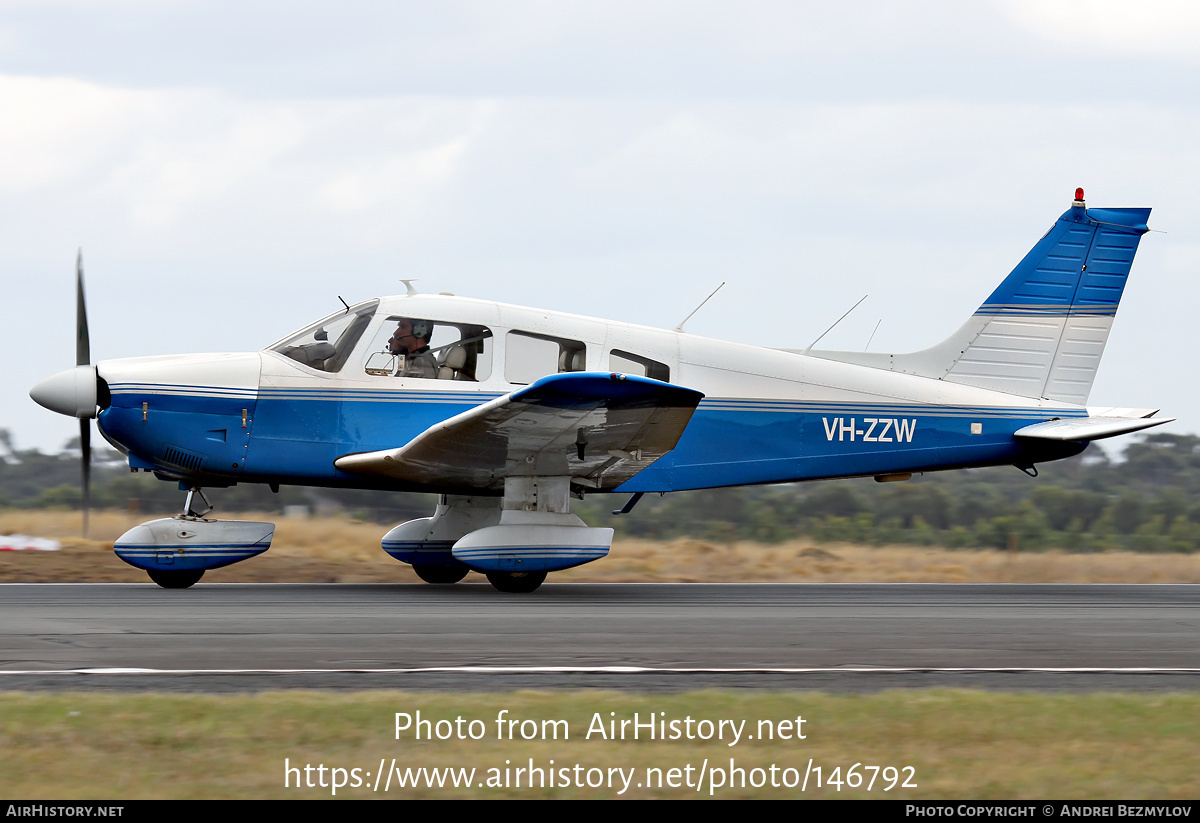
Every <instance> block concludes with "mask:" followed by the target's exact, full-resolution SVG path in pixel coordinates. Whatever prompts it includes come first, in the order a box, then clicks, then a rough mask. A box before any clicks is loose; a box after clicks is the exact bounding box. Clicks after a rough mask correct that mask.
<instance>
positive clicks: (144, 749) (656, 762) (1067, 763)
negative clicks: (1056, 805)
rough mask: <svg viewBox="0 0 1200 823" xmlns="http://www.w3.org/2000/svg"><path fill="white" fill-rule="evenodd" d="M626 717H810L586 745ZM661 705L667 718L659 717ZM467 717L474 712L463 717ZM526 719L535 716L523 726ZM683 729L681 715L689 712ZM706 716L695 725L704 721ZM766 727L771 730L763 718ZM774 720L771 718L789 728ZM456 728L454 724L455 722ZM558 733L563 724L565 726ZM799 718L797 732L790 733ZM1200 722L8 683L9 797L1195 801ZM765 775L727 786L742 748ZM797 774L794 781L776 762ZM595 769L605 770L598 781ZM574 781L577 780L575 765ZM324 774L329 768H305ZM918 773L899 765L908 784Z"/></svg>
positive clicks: (1140, 699) (1132, 701)
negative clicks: (520, 733) (337, 784)
mask: <svg viewBox="0 0 1200 823" xmlns="http://www.w3.org/2000/svg"><path fill="white" fill-rule="evenodd" d="M501 709H507V710H508V712H509V714H508V717H511V718H517V719H534V720H546V719H562V720H566V721H567V728H568V729H569V734H570V737H569V739H566V740H564V739H558V740H528V741H526V740H516V741H513V740H507V739H505V740H498V739H497V735H496V731H497V727H496V723H495V719H496V716H497V714H498V713H499V711H500V710H501ZM418 711H419V712H420V713H421V716H422V718H423V719H430V720H433V721H434V722H436V721H437V720H439V719H446V720H450V721H453V720H454V719H455V718H458V717H462V718H463V720H464V722H466V721H470V720H472V719H479V720H481V721H482V723H481V724H479V725H477V726H476V727H475V728H476V731H479V730H483V736H482V738H481V739H478V740H471V739H465V740H457V739H449V740H420V741H417V740H415V739H414V737H413V734H412V732H411V731H406V732H402V733H401V739H399V740H397V739H396V732H395V720H394V717H395V713H396V712H405V713H408V714H410V715H413V716H415V715H416V713H417V712H418ZM610 712H613V713H615V718H616V719H618V720H620V719H623V718H632V715H633V713H634V712H638V713H639V715H640V718H641V719H642V720H643V722H644V721H645V718H646V717H647V715H649V714H652V713H653V714H655V715H656V716H658V717H659V718H661V719H665V720H668V721H669V720H672V719H678V720H681V721H682V720H684V719H685V718H688V717H691V718H692V719H693V720H695V721H699V720H706V719H707V720H713V721H719V720H721V719H729V720H734V721H740V720H745V721H746V725H745V727H744V731H743V733H744V734H750V735H754V737H755V738H757V737H758V735H757V731H758V729H759V725H758V721H760V720H764V721H770V722H772V723H778V721H781V720H792V721H794V720H795V719H796V718H797V717H803V718H804V719H805V723H804V725H803V726H802V727H801V728H802V730H803V733H804V734H805V739H802V740H801V739H786V740H780V739H776V740H760V739H753V740H749V739H745V737H743V739H742V740H741V741H740V742H738V743H737V744H736V745H734V746H730V745H728V744H729V742H730V737H729V735H728V734H727V735H726V739H725V740H716V739H713V740H710V741H702V740H691V741H689V740H687V739H680V740H648V739H646V737H645V732H642V739H640V740H632V739H627V740H625V741H621V740H604V739H601V738H599V737H598V736H597V735H593V736H592V739H586V737H585V734H586V732H587V731H588V729H589V726H591V725H592V722H593V718H594V716H596V715H598V716H599V717H600V718H601V719H602V720H605V721H607V720H609V719H611V718H613V717H614V715H610ZM659 712H662V713H663V714H661V715H659V714H657V713H659ZM465 728H466V727H465V726H464V729H465ZM527 728H528V729H532V727H531V726H529V727H527ZM680 728H681V729H684V728H686V727H685V726H680ZM698 728H699V727H698V726H693V729H698ZM763 728H764V730H765V727H763ZM776 728H778V727H776ZM448 729H449V725H447V724H443V726H442V730H443V731H447V730H448ZM560 729H561V727H560ZM795 730H796V727H795V725H793V726H792V727H791V736H792V737H794V732H795ZM1198 735H1200V695H1172V694H1168V695H1163V694H1158V695H1130V694H1091V695H1037V694H993V693H987V694H985V693H976V692H967V691H955V690H925V691H916V692H899V691H896V692H883V693H879V694H874V695H848V696H835V695H828V694H822V693H798V692H796V693H781V692H776V693H762V692H731V691H705V692H692V693H685V694H676V695H660V694H655V695H648V694H635V693H615V692H514V693H489V694H469V693H468V694H454V693H452V694H430V693H403V692H363V693H357V694H327V693H314V692H275V693H261V694H256V695H248V696H235V697H216V696H202V695H186V696H184V695H163V694H136V695H119V694H82V693H58V694H26V693H0V751H3V752H4V753H5V754H4V761H5V762H4V768H3V771H2V772H0V795H2V796H4V797H7V798H9V799H17V798H35V797H36V798H53V799H64V800H65V799H71V798H91V799H96V800H103V799H108V798H114V799H122V800H133V799H138V798H292V799H305V798H325V797H333V790H332V787H331V786H329V785H328V783H329V782H331V774H330V773H329V772H327V773H326V778H325V779H326V783H327V786H326V787H325V788H321V787H319V786H316V787H314V788H307V787H300V788H296V787H295V784H296V782H297V780H298V778H299V776H300V775H301V774H303V772H302V771H301V772H300V773H299V774H295V775H293V777H292V788H285V787H284V779H285V773H284V765H285V759H286V760H287V761H288V765H290V766H294V767H299V768H300V769H301V770H302V769H303V766H304V765H306V764H311V765H312V766H314V767H316V766H318V765H321V764H323V765H324V766H326V767H327V769H328V768H333V767H339V768H342V769H346V770H347V772H348V773H347V777H350V776H351V775H350V773H349V770H350V769H354V768H357V769H360V773H359V774H360V777H361V776H362V775H364V774H365V773H366V772H368V771H369V772H371V774H372V775H374V773H375V772H376V771H378V768H379V763H380V759H381V758H383V759H385V760H386V761H387V762H388V764H389V765H390V761H391V760H392V759H393V758H394V759H395V761H396V764H397V765H398V766H400V767H401V768H402V769H403V768H407V767H413V768H417V767H422V766H424V767H436V768H444V767H455V768H460V767H466V768H472V767H473V768H475V769H476V774H477V777H478V778H479V779H480V780H483V779H485V778H486V777H487V775H488V770H489V769H497V770H499V771H498V772H495V774H498V775H500V776H501V781H500V782H501V785H500V786H498V787H492V788H488V787H483V788H478V787H473V788H470V789H466V788H459V789H454V788H452V787H450V786H447V787H444V788H437V787H434V788H429V787H425V786H421V787H418V788H406V789H403V790H401V789H398V788H396V787H395V786H393V787H392V789H391V791H390V792H388V793H384V792H383V791H382V788H383V785H384V784H383V783H381V784H380V789H381V791H379V792H374V791H372V790H371V788H370V784H371V783H372V782H373V778H372V779H371V780H366V779H364V781H363V782H364V783H365V785H363V786H359V787H352V786H344V787H343V788H341V789H340V790H339V791H338V793H337V796H338V797H341V798H346V797H349V798H360V799H361V798H379V799H384V798H389V797H390V798H393V799H396V798H399V797H413V798H415V797H438V798H449V797H526V798H535V797H563V798H567V797H614V796H618V791H617V789H618V788H619V785H618V787H617V788H612V789H610V788H607V787H599V788H588V787H582V788H580V787H578V786H573V785H572V786H565V787H564V786H556V787H554V788H550V787H538V786H535V787H533V788H528V787H527V786H522V787H520V788H516V787H513V786H512V785H511V784H512V777H513V772H511V771H510V772H509V780H508V782H509V785H508V786H507V787H505V786H504V785H503V777H504V771H503V770H504V769H505V768H506V764H507V766H508V767H509V768H510V769H511V768H515V767H516V766H527V765H528V764H529V760H530V759H531V758H532V760H533V764H534V765H535V766H538V767H541V768H542V769H544V770H548V769H550V768H551V764H550V761H553V763H554V768H556V769H562V768H568V769H571V768H573V767H574V765H575V764H579V765H581V766H582V767H583V770H584V771H583V772H581V774H585V775H586V770H587V769H590V768H600V769H604V770H607V769H609V768H614V767H619V768H622V769H625V770H626V771H627V772H628V770H629V769H634V770H635V772H634V774H635V776H636V779H635V780H633V781H632V783H631V784H630V787H629V789H628V790H627V791H625V792H624V793H623V794H621V795H619V796H622V797H695V796H701V797H703V796H707V795H708V791H709V787H708V785H707V784H705V785H704V787H703V788H702V791H701V793H700V794H699V795H697V792H696V790H695V788H688V787H686V786H679V787H678V788H671V787H670V786H667V785H664V786H662V787H661V788H660V787H658V786H647V785H643V786H642V787H641V788H638V787H637V785H636V784H637V782H639V781H640V782H642V783H643V784H644V783H645V782H646V781H645V777H646V775H647V770H648V769H655V768H657V769H661V770H662V774H663V777H664V782H665V777H666V773H667V770H669V769H672V768H678V769H680V770H681V772H680V780H681V781H682V780H683V779H684V777H685V775H686V772H684V771H682V770H683V769H684V768H685V767H686V766H687V765H689V764H690V765H691V766H692V767H693V770H694V771H693V772H692V775H693V777H692V782H693V783H694V782H695V780H696V778H695V775H696V773H697V771H698V770H699V769H700V767H701V765H702V763H704V762H705V761H707V762H708V764H709V766H710V767H714V766H715V767H719V768H721V769H723V770H724V775H723V777H724V782H725V784H726V785H725V786H722V787H718V788H716V789H715V790H714V796H718V797H722V798H737V797H798V796H801V792H800V789H799V788H798V787H797V788H786V787H784V786H779V787H772V786H771V785H770V782H769V781H770V773H769V771H764V772H762V773H757V774H752V770H753V769H755V768H759V769H764V770H769V769H770V767H771V766H772V765H775V766H777V767H778V771H777V773H776V779H777V781H778V782H782V781H783V780H784V779H790V780H792V781H795V780H796V779H797V778H796V775H800V776H802V775H803V774H804V773H805V771H807V769H808V763H809V760H810V759H811V760H812V762H813V764H814V765H816V766H820V767H821V769H822V776H823V778H824V779H825V780H826V785H824V786H822V787H821V788H817V786H816V780H815V777H810V781H809V786H808V788H807V790H806V791H805V792H804V793H803V796H805V797H846V798H853V797H876V798H890V799H909V798H926V799H937V798H950V799H955V798H957V799H966V798H970V799H995V798H1010V799H1011V798H1064V799H1085V798H1090V799H1103V798H1109V799H1112V798H1118V799H1136V798H1141V799H1150V798H1157V799H1187V798H1195V797H1196V796H1198V795H1200V774H1198V773H1197V771H1196V768H1195V764H1196V758H1195V752H1196V749H1195V745H1196V744H1195V741H1196V739H1197V737H1198ZM731 758H732V759H733V761H734V764H733V765H734V766H736V767H739V768H742V769H745V773H746V780H747V783H748V784H749V783H750V782H753V781H756V780H760V779H762V778H765V779H766V780H767V781H768V782H767V785H765V786H763V787H762V788H754V787H753V786H752V785H747V786H745V787H744V788H743V787H742V786H740V785H737V783H738V781H737V780H736V778H735V780H734V783H735V785H734V786H732V787H730V786H729V785H728V783H729V769H730V759H731ZM855 763H860V764H863V766H860V767H859V769H858V770H857V773H858V774H864V773H867V772H869V770H864V768H863V767H864V766H867V767H869V766H875V765H878V766H884V767H886V766H895V767H900V768H902V767H905V766H911V767H912V770H913V771H912V773H911V774H912V777H911V780H910V782H912V783H915V784H916V786H915V787H914V788H905V787H902V786H900V785H896V786H895V787H893V788H892V789H891V790H890V791H883V786H884V785H885V784H884V783H883V782H882V778H877V782H876V785H875V786H874V787H873V788H872V790H871V791H869V792H868V791H866V790H865V785H864V786H859V787H858V788H852V787H850V786H847V785H843V786H842V788H841V790H840V791H839V790H838V789H837V788H836V787H835V786H832V785H828V782H827V780H828V778H829V777H830V775H831V772H832V770H833V769H834V768H836V767H840V775H839V776H840V777H842V778H843V780H844V779H845V777H846V775H847V771H848V770H849V769H850V767H852V766H853V765H854V764H855ZM785 768H793V769H797V770H798V772H797V773H796V774H795V775H787V777H786V778H785V774H784V773H783V772H782V770H783V769H785ZM595 774H596V773H593V776H595ZM572 776H573V775H572ZM311 777H312V780H313V782H314V783H317V782H319V774H318V773H317V772H316V771H314V772H312V774H311ZM906 777H907V775H905V774H904V773H903V772H902V771H901V773H900V781H899V783H903V782H904V780H905V778H906Z"/></svg>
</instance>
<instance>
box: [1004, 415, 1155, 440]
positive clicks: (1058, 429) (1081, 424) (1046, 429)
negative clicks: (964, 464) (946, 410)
mask: <svg viewBox="0 0 1200 823" xmlns="http://www.w3.org/2000/svg"><path fill="white" fill-rule="evenodd" d="M1157 413H1158V410H1157V409H1116V408H1113V409H1088V416H1087V417H1071V418H1065V419H1059V420H1047V421H1046V422H1045V423H1034V424H1033V425H1032V426H1026V427H1025V428H1023V429H1017V430H1016V431H1015V432H1013V434H1014V435H1015V436H1016V437H1027V438H1030V439H1033V440H1076V441H1078V440H1103V439H1104V438H1105V437H1115V436H1116V435H1118V434H1128V433H1130V432H1135V431H1141V430H1142V429H1148V428H1150V427H1151V426H1161V425H1162V424H1163V423H1170V422H1171V421H1173V420H1174V419H1175V418H1174V417H1154V415H1155V414H1157Z"/></svg>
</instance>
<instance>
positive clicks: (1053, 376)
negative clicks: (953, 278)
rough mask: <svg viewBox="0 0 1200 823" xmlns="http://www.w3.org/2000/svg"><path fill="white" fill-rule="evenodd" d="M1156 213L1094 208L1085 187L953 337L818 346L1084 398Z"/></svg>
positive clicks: (1025, 393)
mask: <svg viewBox="0 0 1200 823" xmlns="http://www.w3.org/2000/svg"><path fill="white" fill-rule="evenodd" d="M1149 215H1150V209H1088V208H1086V207H1085V205H1084V202H1083V190H1082V189H1079V190H1077V191H1076V199H1075V202H1074V203H1073V205H1072V206H1071V208H1070V209H1068V210H1067V211H1066V213H1064V214H1063V215H1062V217H1060V218H1058V221H1057V222H1056V223H1055V224H1054V225H1053V226H1052V227H1051V228H1050V231H1048V232H1046V235H1045V236H1044V237H1043V238H1042V239H1041V240H1039V241H1038V243H1037V245H1035V246H1034V247H1033V249H1031V250H1030V252H1029V253H1028V254H1027V255H1025V258H1024V259H1023V260H1022V261H1021V262H1020V263H1018V264H1017V267H1016V268H1014V269H1013V270H1012V273H1011V274H1009V275H1008V277H1006V278H1005V279H1004V281H1003V282H1002V283H1001V284H1000V285H999V286H998V287H997V288H996V290H995V291H994V292H992V294H991V296H990V297H988V299H987V300H986V301H984V303H983V305H982V306H980V307H979V310H978V311H976V312H975V314H974V315H972V316H971V318H970V319H969V320H968V321H967V322H966V323H965V324H964V325H963V326H962V328H960V329H959V330H958V331H957V332H956V333H955V334H953V335H951V336H950V337H949V338H948V339H947V340H945V341H943V342H942V343H940V344H938V345H937V346H934V347H933V348H930V349H925V350H924V351H919V352H913V353H911V354H896V355H889V354H868V353H862V354H858V353H854V352H812V354H814V355H815V356H818V357H826V358H829V359H833V360H841V361H843V362H851V363H859V364H862V365H868V366H874V367H876V368H887V369H891V370H893V371H902V372H907V373H910V374H919V375H922V376H925V377H936V378H938V379H941V380H947V381H949V382H952V383H963V384H966V385H969V386H979V387H980V388H985V389H993V390H995V391H1002V392H1007V393H1009V394H1016V395H1020V396H1022V397H1041V398H1046V399H1049V400H1058V401H1061V402H1064V403H1077V404H1079V405H1083V404H1085V403H1086V402H1087V398H1088V394H1089V393H1090V392H1091V389H1092V382H1093V380H1094V379H1095V377H1096V370H1097V368H1098V367H1099V365H1100V357H1101V355H1102V354H1103V353H1104V345H1105V343H1106V342H1107V341H1108V333H1109V330H1110V329H1111V328H1112V322H1113V317H1114V316H1115V315H1116V312H1117V305H1118V304H1119V303H1120V301H1121V294H1122V292H1123V291H1124V289H1125V281H1126V279H1127V278H1128V277H1129V269H1130V267H1131V266H1132V264H1133V257H1134V254H1135V253H1136V252H1137V247H1138V241H1139V240H1140V239H1141V236H1142V235H1143V234H1145V233H1146V232H1147V231H1149V229H1148V228H1147V226H1146V220H1147V218H1148V217H1149Z"/></svg>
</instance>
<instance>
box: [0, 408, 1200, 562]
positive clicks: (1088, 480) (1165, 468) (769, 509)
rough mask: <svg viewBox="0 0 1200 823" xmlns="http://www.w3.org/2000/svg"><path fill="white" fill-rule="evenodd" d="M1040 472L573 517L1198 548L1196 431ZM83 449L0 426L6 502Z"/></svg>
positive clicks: (427, 500) (168, 493)
mask: <svg viewBox="0 0 1200 823" xmlns="http://www.w3.org/2000/svg"><path fill="white" fill-rule="evenodd" d="M1038 468H1039V472H1040V476H1039V477H1038V478H1037V479H1034V478H1030V477H1028V476H1026V475H1025V474H1024V473H1023V472H1021V471H1019V470H1018V469H1015V468H1013V467H995V468H987V469H968V470H959V471H953V472H937V473H931V474H926V475H920V476H917V477H914V478H913V479H912V480H910V481H907V482H901V483H883V484H881V483H875V482H874V481H872V480H871V479H869V478H867V479H857V480H837V481H818V482H812V483H794V484H784V485H775V486H758V487H744V488H736V489H712V490H702V491H693V492H676V493H671V494H667V495H664V496H659V495H656V494H648V495H646V496H645V497H644V498H643V499H642V500H641V502H640V503H639V504H638V505H637V506H636V507H635V508H634V510H633V512H632V513H630V514H628V515H622V516H613V515H612V514H611V513H610V510H611V509H617V508H620V507H621V506H622V505H623V504H624V502H625V497H624V496H621V495H589V496H588V497H587V498H586V499H585V500H583V501H576V502H574V504H573V506H572V511H574V512H576V513H577V514H579V515H580V516H581V517H583V519H584V520H585V521H587V522H588V523H589V524H591V525H596V526H613V527H615V528H618V529H619V532H620V534H622V535H624V536H630V537H645V538H656V539H670V538H675V537H693V538H697V539H703V540H709V541H724V542H729V541H734V540H754V541H760V542H778V541H782V540H788V539H792V538H796V537H809V538H811V539H814V540H818V541H847V542H856V543H874V544H884V543H902V544H903V543H907V544H915V545H929V546H933V545H937V546H946V547H951V548H965V547H986V548H1000V549H1015V550H1036V549H1041V548H1048V547H1057V548H1066V549H1071V550H1077V551H1099V550H1105V549H1113V548H1126V549H1135V550H1139V551H1178V552H1191V551H1195V550H1197V549H1198V548H1200V437H1196V436H1193V435H1177V434H1150V435H1146V436H1144V437H1141V438H1138V439H1136V440H1133V441H1132V442H1130V443H1129V444H1128V445H1127V446H1125V448H1124V450H1123V451H1122V452H1121V453H1120V454H1119V455H1118V456H1117V457H1114V458H1110V457H1109V456H1108V455H1107V454H1106V453H1105V452H1104V451H1102V450H1101V449H1099V448H1097V447H1096V446H1092V447H1090V448H1089V449H1088V450H1087V451H1085V452H1084V453H1083V454H1082V455H1079V456H1078V457H1074V458H1070V459H1067V460H1060V461H1056V462H1053V463H1047V464H1044V465H1042V466H1039V467H1038ZM79 474H80V468H79V452H78V445H77V444H68V447H67V448H66V449H64V450H63V451H62V452H61V453H59V454H43V453H41V452H39V451H37V450H25V451H21V450H17V449H14V448H13V446H12V440H11V437H10V436H9V435H8V433H7V432H4V431H2V430H0V508H5V507H7V508H52V507H60V508H77V507H78V506H79V505H80V501H81V494H80V486H79ZM208 494H209V498H210V499H211V500H212V501H213V502H214V503H215V504H217V507H218V513H220V512H233V511H247V510H253V511H267V512H271V511H282V510H283V508H284V507H286V506H307V507H309V509H311V510H320V511H343V512H348V513H350V514H351V515H352V516H357V517H360V518H362V519H368V520H373V521H378V522H380V523H395V522H401V521H403V520H407V519H411V518H413V517H424V516H428V515H429V514H430V513H432V511H433V506H434V503H435V501H436V498H435V497H434V496H433V495H420V494H402V493H392V492H370V491H357V490H348V489H311V488H302V487H283V488H281V489H280V490H279V492H278V493H272V492H271V491H270V490H269V489H268V488H267V487H266V486H261V485H257V484H248V485H239V486H235V487H232V488H229V489H212V490H209V491H208ZM182 499H183V495H182V493H181V492H180V491H179V490H178V488H177V485H176V484H175V483H169V482H163V481H161V480H158V479H156V478H154V477H153V476H151V475H149V474H145V473H138V474H130V473H129V470H128V468H127V466H126V465H125V463H124V461H123V460H122V459H121V458H120V456H119V455H117V453H116V452H113V451H111V450H100V451H98V453H97V455H96V457H95V463H94V468H93V476H92V505H93V507H95V508H131V509H136V510H138V511H142V512H146V513H147V514H155V513H173V512H176V511H178V510H179V508H180V507H181V505H182Z"/></svg>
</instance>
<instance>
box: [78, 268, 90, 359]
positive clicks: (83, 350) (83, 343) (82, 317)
mask: <svg viewBox="0 0 1200 823" xmlns="http://www.w3.org/2000/svg"><path fill="white" fill-rule="evenodd" d="M91 362H92V346H91V342H90V341H89V340H88V322H87V304H86V302H85V301H84V299H83V249H80V250H79V254H78V256H77V257H76V258H75V365H76V366H87V365H89V364H90V363H91Z"/></svg>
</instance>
